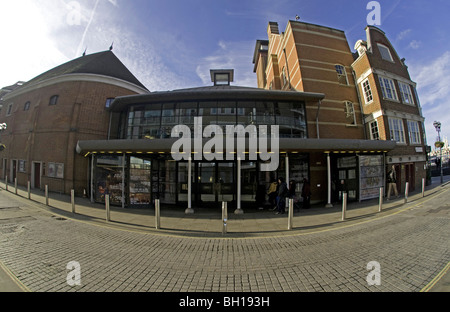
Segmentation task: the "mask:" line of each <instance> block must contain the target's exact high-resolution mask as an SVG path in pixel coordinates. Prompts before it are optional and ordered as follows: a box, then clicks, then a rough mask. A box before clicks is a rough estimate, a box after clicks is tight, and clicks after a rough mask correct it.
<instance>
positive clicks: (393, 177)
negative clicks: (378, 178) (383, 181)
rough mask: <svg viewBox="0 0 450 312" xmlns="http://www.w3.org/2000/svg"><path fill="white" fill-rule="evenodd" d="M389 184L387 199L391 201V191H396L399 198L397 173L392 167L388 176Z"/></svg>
mask: <svg viewBox="0 0 450 312" xmlns="http://www.w3.org/2000/svg"><path fill="white" fill-rule="evenodd" d="M387 183H388V195H387V199H388V200H390V199H391V191H392V189H394V194H395V196H396V197H397V198H398V197H399V196H398V190H397V173H396V172H395V166H394V165H392V167H391V170H389V172H388V174H387Z"/></svg>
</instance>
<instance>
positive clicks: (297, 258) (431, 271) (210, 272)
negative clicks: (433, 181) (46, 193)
mask: <svg viewBox="0 0 450 312" xmlns="http://www.w3.org/2000/svg"><path fill="white" fill-rule="evenodd" d="M449 193H450V186H446V187H444V188H442V189H440V190H439V191H436V192H434V193H433V194H430V195H428V196H427V197H425V199H420V198H418V199H417V200H414V201H412V202H411V203H408V204H406V205H402V204H401V203H400V204H397V205H394V206H392V208H391V209H392V210H390V213H389V214H386V215H379V216H371V217H367V218H361V219H358V218H356V217H355V219H354V220H352V222H349V223H345V222H339V221H338V220H337V219H336V215H333V214H330V215H325V216H324V215H320V216H319V215H317V218H316V219H317V220H320V221H318V222H319V223H320V222H321V223H322V224H333V225H334V227H326V226H324V227H323V228H321V227H318V226H317V224H316V223H314V222H313V219H314V215H313V213H311V214H310V215H308V216H309V218H310V219H311V221H309V222H311V224H314V226H312V227H308V224H303V223H301V220H300V218H302V217H304V216H301V215H300V216H297V218H298V219H297V220H296V222H297V224H301V226H297V230H296V231H290V232H289V231H276V230H274V231H268V232H264V233H262V232H261V233H254V235H252V236H245V235H233V234H232V233H231V234H230V235H229V236H225V237H221V236H220V235H209V236H205V237H201V236H199V235H188V234H189V233H187V234H186V233H185V232H183V231H162V232H157V231H156V230H153V229H151V228H148V229H145V228H144V229H142V227H139V228H133V227H126V226H122V225H123V224H112V225H111V224H106V223H102V222H100V221H98V220H96V219H94V218H85V219H83V222H80V221H79V220H75V219H71V218H60V217H58V216H59V215H56V213H55V210H53V209H48V208H43V207H42V205H41V204H39V203H35V202H30V201H28V200H26V199H24V198H22V197H17V196H16V195H13V194H11V193H6V192H5V191H4V190H2V191H0V247H1V248H0V249H1V253H0V261H1V263H3V264H4V265H5V266H6V267H7V268H8V269H9V270H10V272H12V274H14V275H15V276H16V277H17V279H18V280H20V282H21V283H22V284H23V285H24V286H26V287H27V288H28V289H29V290H30V291H33V292H105V291H106V292H360V291H363V292H391V291H399V292H418V291H420V290H421V289H423V288H424V287H425V286H426V285H427V284H428V283H429V282H430V281H431V280H432V279H433V278H434V277H435V276H436V275H437V274H438V273H439V272H440V271H441V270H442V269H443V268H444V267H445V266H446V265H447V264H448V262H449V261H450V253H449V245H450V244H449V239H448V238H449V237H450V209H449V208H450V206H449V204H448V203H447V201H445V200H443V199H445V198H448V196H449ZM355 211H356V210H355ZM117 216H118V215H117ZM271 216H272V217H273V218H274V219H273V220H274V223H276V222H281V221H280V219H277V217H275V216H273V215H271ZM135 217H136V216H133V218H135ZM143 218H144V216H143ZM194 218H195V217H191V220H192V222H194V220H195V219H194ZM305 218H306V217H305ZM326 218H333V219H328V220H325V219H326ZM230 219H231V218H230ZM316 219H314V220H316ZM206 220H207V219H206ZM255 220H257V217H255V216H253V217H252V218H250V219H242V220H239V222H241V223H243V226H244V227H245V223H246V222H247V223H248V224H250V223H252V224H253V225H254V223H255V222H256V221H255ZM186 221H189V219H188V218H187V219H184V220H183V222H186ZM167 222H168V220H167V221H166V223H167ZM202 222H203V223H204V222H205V220H202ZM230 222H232V220H230ZM124 223H126V222H124ZM283 224H284V221H283ZM214 226H215V225H214ZM274 226H276V224H275V225H274ZM302 226H304V227H305V228H306V229H308V231H306V230H305V229H304V228H303V227H302ZM249 227H251V225H249ZM174 233H175V234H179V235H174ZM258 234H260V235H258ZM70 261H77V262H78V263H79V264H80V266H81V272H80V273H81V285H79V286H69V284H68V283H67V281H66V278H67V275H68V274H69V272H70V270H68V269H67V268H66V266H67V264H68V263H69V262H70ZM371 261H377V262H378V263H379V264H380V281H381V285H379V286H378V285H373V286H371V285H369V284H368V282H367V280H366V278H367V276H368V274H369V272H370V270H368V269H367V264H368V263H369V262H371Z"/></svg>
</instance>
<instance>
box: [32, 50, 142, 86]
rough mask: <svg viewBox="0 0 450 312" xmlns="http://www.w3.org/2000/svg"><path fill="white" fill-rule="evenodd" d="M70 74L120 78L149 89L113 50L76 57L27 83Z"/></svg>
mask: <svg viewBox="0 0 450 312" xmlns="http://www.w3.org/2000/svg"><path fill="white" fill-rule="evenodd" d="M68 74H96V75H102V76H108V77H113V78H118V79H121V80H125V81H127V82H130V83H132V84H135V85H137V86H139V87H141V88H144V89H146V90H147V88H146V87H145V86H144V85H143V84H142V83H141V82H140V81H139V80H138V79H137V78H136V77H135V76H134V75H133V74H132V73H131V72H130V71H129V70H128V68H126V66H125V65H124V64H123V63H122V62H121V61H120V60H119V59H118V58H117V56H116V55H115V54H114V53H113V52H112V51H103V52H98V53H94V54H89V55H85V56H82V57H79V58H76V59H74V60H71V61H69V62H67V63H64V64H62V65H59V66H57V67H55V68H53V69H50V70H49V71H47V72H45V73H43V74H41V75H39V76H37V77H35V78H33V79H31V80H30V81H28V82H27V83H26V84H25V85H32V84H35V83H39V82H41V81H44V80H47V79H50V78H55V77H58V76H62V75H68Z"/></svg>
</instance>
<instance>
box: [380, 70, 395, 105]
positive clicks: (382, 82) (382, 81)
mask: <svg viewBox="0 0 450 312" xmlns="http://www.w3.org/2000/svg"><path fill="white" fill-rule="evenodd" d="M378 81H379V82H380V87H381V94H382V95H383V99H384V100H389V101H395V102H399V100H398V95H397V88H396V87H395V82H394V80H393V79H391V78H388V77H384V76H378ZM386 81H387V82H388V86H386V85H385V82H386ZM387 87H389V88H387ZM387 91H389V92H390V93H391V94H392V95H393V96H394V98H391V97H388V96H387V95H388V92H387Z"/></svg>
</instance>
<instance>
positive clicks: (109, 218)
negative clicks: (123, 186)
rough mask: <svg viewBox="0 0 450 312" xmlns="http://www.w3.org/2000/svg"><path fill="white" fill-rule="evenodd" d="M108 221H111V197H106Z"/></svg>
mask: <svg viewBox="0 0 450 312" xmlns="http://www.w3.org/2000/svg"><path fill="white" fill-rule="evenodd" d="M105 207H106V221H108V222H109V221H111V211H110V209H109V195H105Z"/></svg>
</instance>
